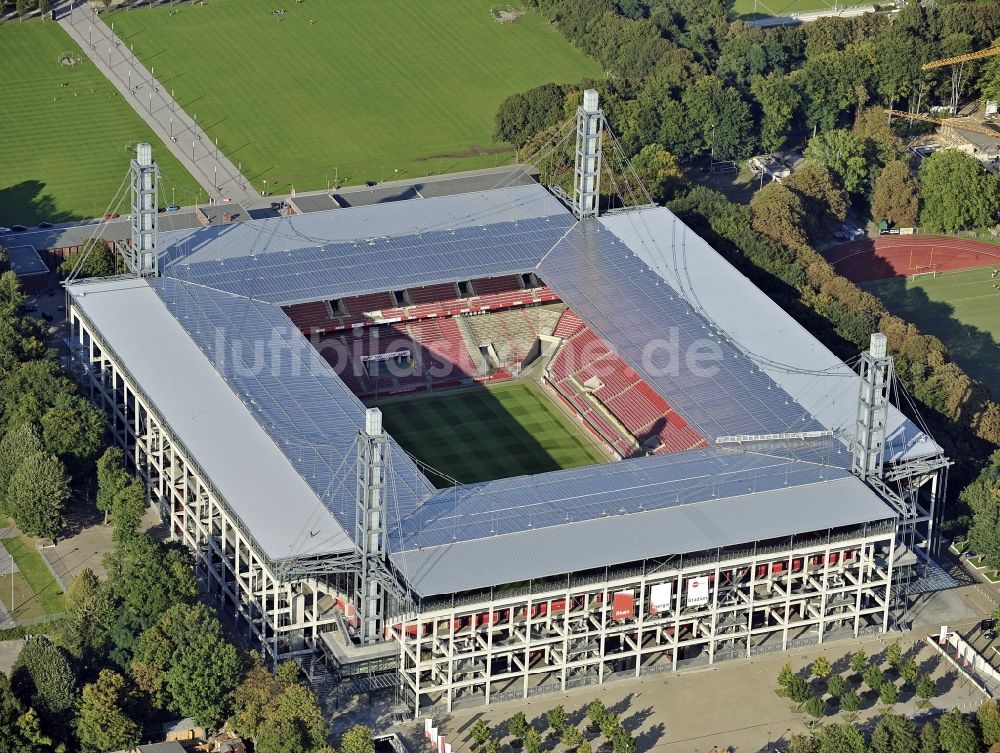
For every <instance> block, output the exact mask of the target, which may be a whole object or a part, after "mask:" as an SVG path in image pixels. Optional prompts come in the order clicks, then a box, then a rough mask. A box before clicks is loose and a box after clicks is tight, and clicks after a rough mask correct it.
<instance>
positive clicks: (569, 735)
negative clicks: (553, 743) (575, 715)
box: [559, 724, 583, 751]
mask: <svg viewBox="0 0 1000 753" xmlns="http://www.w3.org/2000/svg"><path fill="white" fill-rule="evenodd" d="M559 741H560V742H561V743H562V744H563V747H564V748H566V750H567V751H570V750H575V749H576V748H577V747H578V746H579V745H580V743H581V742H582V741H583V736H582V735H581V734H580V731H579V730H578V729H577V728H576V727H574V726H573V725H572V724H569V725H566V729H564V730H563V733H562V737H561V738H560V740H559Z"/></svg>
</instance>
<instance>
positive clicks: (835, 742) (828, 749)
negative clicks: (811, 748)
mask: <svg viewBox="0 0 1000 753" xmlns="http://www.w3.org/2000/svg"><path fill="white" fill-rule="evenodd" d="M817 738H818V739H819V749H818V753H866V750H865V748H866V746H865V737H864V735H862V734H861V732H860V731H859V730H857V729H855V728H854V727H852V726H851V725H849V724H828V725H826V726H825V727H823V728H822V729H820V731H819V734H818V735H817Z"/></svg>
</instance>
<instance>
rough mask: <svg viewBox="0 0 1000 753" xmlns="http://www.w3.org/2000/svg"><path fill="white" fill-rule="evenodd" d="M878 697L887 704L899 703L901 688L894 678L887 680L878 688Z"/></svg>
mask: <svg viewBox="0 0 1000 753" xmlns="http://www.w3.org/2000/svg"><path fill="white" fill-rule="evenodd" d="M878 697H879V700H880V701H882V703H884V704H885V705H886V706H895V705H896V704H897V703H899V688H897V687H896V683H894V682H892V680H886V681H885V682H883V683H882V687H880V688H879V690H878Z"/></svg>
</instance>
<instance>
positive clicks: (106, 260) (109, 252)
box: [59, 238, 118, 278]
mask: <svg viewBox="0 0 1000 753" xmlns="http://www.w3.org/2000/svg"><path fill="white" fill-rule="evenodd" d="M83 254H86V256H85V257H83ZM81 258H83V264H82V266H81V267H80V270H79V272H78V273H77V277H80V278H87V277H111V276H113V275H115V274H117V272H118V269H117V261H118V255H117V254H116V253H115V252H114V250H113V249H112V248H111V246H110V244H109V243H108V242H107V241H106V240H103V239H102V238H95V239H93V240H88V241H87V242H86V243H84V244H83V248H81V250H80V253H78V254H74V255H73V256H70V257H69V258H68V259H66V261H64V262H63V263H62V264H60V265H59V274H60V275H61V276H62V277H69V276H70V274H71V273H72V272H73V268H74V267H75V266H76V265H77V263H79V261H80V259H81Z"/></svg>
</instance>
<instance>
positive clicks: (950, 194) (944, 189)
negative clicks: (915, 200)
mask: <svg viewBox="0 0 1000 753" xmlns="http://www.w3.org/2000/svg"><path fill="white" fill-rule="evenodd" d="M919 177H920V191H921V193H922V194H923V197H924V207H923V209H922V210H921V212H920V223H921V225H923V226H924V227H926V228H928V229H930V230H936V231H940V230H946V231H949V232H955V231H958V230H967V229H969V228H976V227H986V226H989V225H991V224H993V221H994V217H993V213H994V212H995V211H996V208H997V205H1000V178H997V176H995V175H993V174H992V173H990V172H987V171H986V170H984V169H983V166H982V164H980V162H979V160H977V159H976V158H975V157H970V156H969V155H968V154H965V153H964V152H959V151H957V150H955V149H939V150H938V151H936V152H934V154H932V155H931V156H930V157H928V158H927V159H925V160H924V161H923V163H922V164H921V165H920V173H919Z"/></svg>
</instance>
